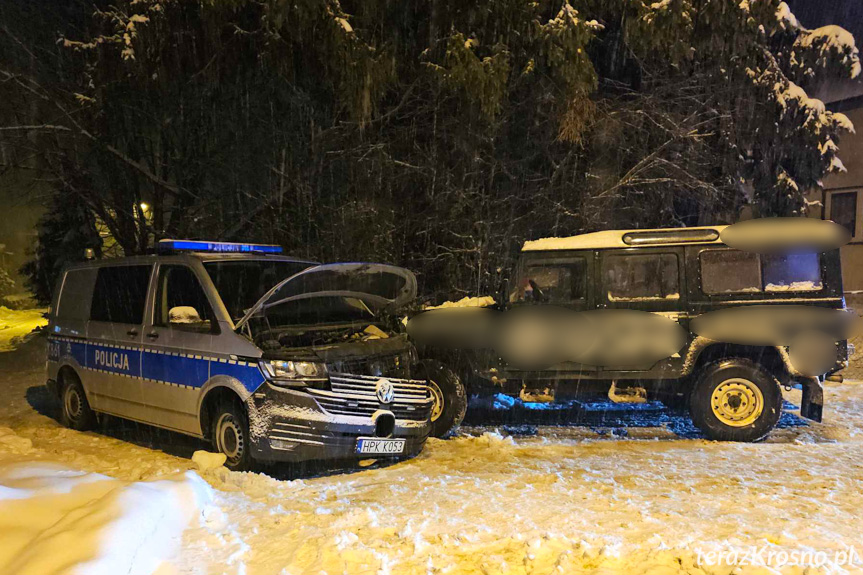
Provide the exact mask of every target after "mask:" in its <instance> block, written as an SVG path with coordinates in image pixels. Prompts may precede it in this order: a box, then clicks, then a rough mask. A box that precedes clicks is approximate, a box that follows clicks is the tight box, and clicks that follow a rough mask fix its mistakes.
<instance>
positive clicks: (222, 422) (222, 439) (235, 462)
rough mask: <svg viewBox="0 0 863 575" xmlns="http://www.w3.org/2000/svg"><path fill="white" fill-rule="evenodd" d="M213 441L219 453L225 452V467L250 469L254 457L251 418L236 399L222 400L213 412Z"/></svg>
mask: <svg viewBox="0 0 863 575" xmlns="http://www.w3.org/2000/svg"><path fill="white" fill-rule="evenodd" d="M211 421H212V422H213V425H212V430H211V431H212V438H211V440H212V442H213V447H214V448H215V449H216V451H217V452H218V453H224V454H225V457H226V458H227V459H226V460H225V467H227V468H228V469H230V470H232V471H249V470H250V469H252V468H253V467H254V464H255V460H254V459H252V445H251V436H250V434H249V419H248V417H247V416H246V414H245V412H244V411H243V409H242V408H241V407H240V406H239V405H238V402H235V401H222V402H220V403H219V404H218V405H217V406H216V408H215V409H214V410H213V413H212V419H211Z"/></svg>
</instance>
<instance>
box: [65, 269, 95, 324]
mask: <svg viewBox="0 0 863 575" xmlns="http://www.w3.org/2000/svg"><path fill="white" fill-rule="evenodd" d="M95 283H96V270H95V269H93V268H90V269H82V270H70V271H68V272H66V277H65V278H64V280H63V287H62V290H61V292H60V299H59V301H58V302H57V310H56V313H55V315H56V316H57V317H58V318H62V319H75V320H86V319H88V318H89V317H90V305H91V303H92V299H93V285H94V284H95Z"/></svg>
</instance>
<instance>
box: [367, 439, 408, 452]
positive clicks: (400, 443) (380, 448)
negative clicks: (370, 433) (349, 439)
mask: <svg viewBox="0 0 863 575" xmlns="http://www.w3.org/2000/svg"><path fill="white" fill-rule="evenodd" d="M404 450H405V440H404V439H379V438H377V437H360V438H359V439H357V453H361V454H363V455H395V454H398V453H402V452H403V451H404Z"/></svg>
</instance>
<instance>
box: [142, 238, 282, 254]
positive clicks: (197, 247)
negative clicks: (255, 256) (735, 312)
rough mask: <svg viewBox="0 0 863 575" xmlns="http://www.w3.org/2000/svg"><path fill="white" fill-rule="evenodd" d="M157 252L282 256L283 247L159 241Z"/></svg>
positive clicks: (199, 241) (203, 241)
mask: <svg viewBox="0 0 863 575" xmlns="http://www.w3.org/2000/svg"><path fill="white" fill-rule="evenodd" d="M156 249H157V251H159V252H160V253H161V252H213V253H261V254H280V253H282V246H276V245H271V244H242V243H233V242H208V241H206V240H159V244H158V246H157V248H156Z"/></svg>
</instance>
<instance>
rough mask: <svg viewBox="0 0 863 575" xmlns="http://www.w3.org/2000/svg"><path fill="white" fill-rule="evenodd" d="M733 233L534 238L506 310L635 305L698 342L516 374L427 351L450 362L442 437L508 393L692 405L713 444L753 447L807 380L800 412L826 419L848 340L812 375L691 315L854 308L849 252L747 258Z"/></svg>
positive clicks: (708, 230)
mask: <svg viewBox="0 0 863 575" xmlns="http://www.w3.org/2000/svg"><path fill="white" fill-rule="evenodd" d="M723 228H724V226H714V227H699V228H682V229H657V230H609V231H602V232H596V233H590V234H584V235H579V236H573V237H570V238H547V239H542V240H536V241H529V242H526V243H525V245H524V247H523V249H522V253H521V257H520V260H519V263H518V266H517V269H516V270H515V273H514V275H513V276H512V277H511V278H510V281H509V282H508V288H505V289H504V290H503V292H502V293H501V294H500V296H499V297H498V298H497V302H496V303H495V304H494V305H493V306H492V307H493V308H494V309H495V310H498V311H507V312H509V311H511V310H515V309H518V308H520V307H521V306H537V305H540V306H548V305H554V306H560V307H565V308H568V309H570V310H574V311H589V310H601V309H614V308H618V309H634V310H640V311H645V312H651V313H654V314H661V315H663V316H666V317H668V318H671V319H673V320H675V321H677V322H678V323H679V324H680V325H681V326H682V327H683V328H684V330H685V332H686V334H687V341H686V343H685V345H684V346H683V348H682V349H681V350H680V351H679V352H678V353H675V354H673V355H671V356H670V357H667V358H665V359H662V360H660V361H658V362H656V363H655V364H653V365H651V366H650V367H643V368H641V369H633V368H632V367H627V366H614V365H610V366H602V367H597V366H592V365H584V364H579V363H574V362H563V363H558V364H556V365H553V366H552V367H550V368H545V369H539V370H537V369H517V368H514V367H513V366H512V365H508V364H507V363H506V362H505V361H503V360H502V359H501V358H500V357H499V355H498V353H496V352H495V351H493V350H491V349H488V350H485V349H453V348H443V347H431V346H424V347H423V346H421V347H420V349H419V352H420V355H421V357H425V358H434V359H436V360H438V361H439V362H440V363H439V366H440V367H439V368H438V371H437V373H431V374H429V377H430V380H431V382H432V387H433V391H432V394H433V396H435V399H436V405H435V407H434V409H433V413H434V415H433V430H432V434H434V435H438V436H440V435H443V434H446V433H447V432H449V431H450V430H451V429H453V428H454V427H455V426H457V425H458V424H459V423H460V422H461V419H462V417H463V415H464V413H465V406H466V403H467V398H468V397H469V396H480V397H482V396H485V397H489V396H492V395H494V394H500V393H504V394H507V395H510V396H520V397H521V398H522V399H524V400H525V401H552V400H561V399H574V398H576V399H577V398H585V397H587V396H590V395H607V396H609V397H611V399H612V400H616V401H620V400H623V401H625V400H628V399H629V400H631V399H633V398H639V399H658V400H661V401H663V402H665V403H667V404H676V405H678V406H688V408H689V410H690V413H691V415H692V418H693V421H694V422H695V423H696V425H697V426H698V427H699V428H700V429H701V430H702V431H703V432H704V433H705V434H706V435H707V436H708V437H710V438H713V439H722V440H739V441H754V440H757V439H760V438H763V437H764V436H765V435H766V434H767V433H768V432H769V431H770V430H771V429H772V428H773V427H774V426H775V425H776V423H777V422H778V420H779V417H780V414H781V407H782V393H781V387H780V386H781V385H784V386H788V385H795V384H799V385H801V386H802V388H803V402H802V403H803V404H802V406H801V415H803V416H804V417H808V418H810V419H814V420H817V421H820V419H821V407H822V405H823V399H822V397H823V396H822V388H821V382H822V381H823V379H824V377H826V376H827V375H829V374H831V373H833V372H835V371H838V370H840V369H842V368H843V367H845V366H846V365H847V356H848V345H847V342H846V341H844V340H843V341H837V342H836V344H835V345H836V361H835V364H834V365H833V366H832V367H831V368H830V369H828V370H827V372H826V373H824V374H822V375H817V376H812V375H811V374H810V375H808V376H806V375H803V374H801V373H800V371H798V370H796V369H795V368H794V366H793V365H792V363H791V362H790V360H789V354H788V348H787V346H783V345H768V346H753V345H740V344H729V343H722V342H719V341H713V340H710V339H707V338H705V337H701V336H698V335H696V334H695V333H693V332H692V330H691V326H690V320H691V319H693V318H695V317H698V316H701V315H703V314H705V313H707V312H712V311H717V310H722V309H727V308H732V307H741V306H751V305H756V304H761V305H765V304H767V305H779V304H785V305H788V304H806V305H808V306H816V307H822V308H831V309H837V310H838V309H844V307H845V302H844V298H843V296H842V275H841V270H840V265H839V251H838V250H832V251H827V252H824V253H796V254H783V255H772V254H758V253H752V252H746V251H740V250H737V249H733V248H731V247H729V246H727V245H725V244H724V243H723V242H722V241H721V239H720V233H721V232H722V230H723ZM740 330H747V326H746V325H741V326H740ZM443 366H447V367H443Z"/></svg>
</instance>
